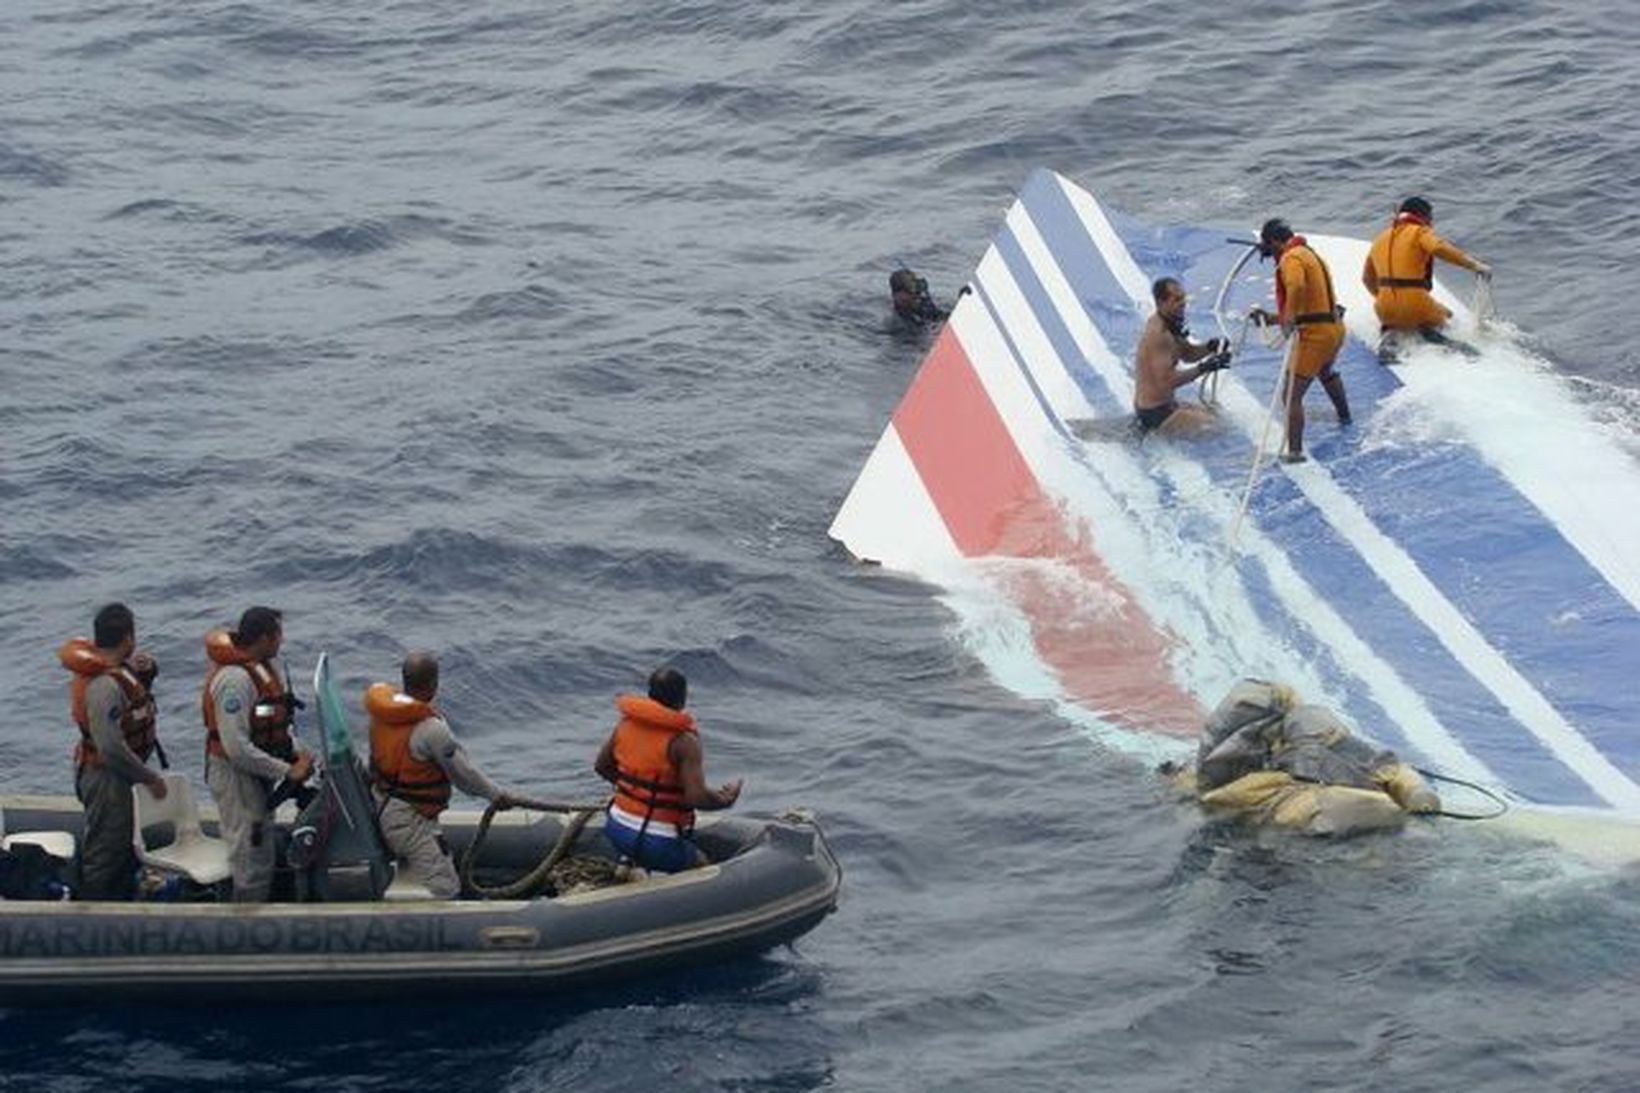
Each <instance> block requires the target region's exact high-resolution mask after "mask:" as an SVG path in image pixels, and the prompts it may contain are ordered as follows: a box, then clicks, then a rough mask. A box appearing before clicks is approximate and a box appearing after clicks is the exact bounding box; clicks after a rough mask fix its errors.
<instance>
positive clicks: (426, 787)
mask: <svg viewBox="0 0 1640 1093" xmlns="http://www.w3.org/2000/svg"><path fill="white" fill-rule="evenodd" d="M399 676H400V679H401V680H402V681H403V683H404V690H403V691H395V690H394V689H393V686H392V684H390V683H373V684H371V686H370V688H369V689H368V690H367V691H365V693H364V708H365V712H366V713H367V714H369V715H370V783H371V789H372V790H373V791H374V793H375V795H376V804H377V823H378V824H379V825H380V827H381V833H382V841H383V842H385V843H386V844H387V848H388V849H389V850H390V851H392V853H393V856H394V857H395V858H397V859H398V860H400V861H402V862H404V863H405V864H406V865H408V866H409V868H410V872H411V873H412V874H413V875H414V877H415V878H416V879H418V880H420V881H421V883H422V884H423V885H425V886H426V888H427V890H428V891H429V892H431V893H432V895H433V898H434V899H454V898H455V897H456V896H458V895H460V894H461V878H460V876H459V875H458V874H457V873H456V867H455V862H453V861H452V860H451V858H450V847H449V845H448V844H446V842H445V841H444V834H443V832H441V831H440V830H439V826H438V818H439V816H440V815H441V814H442V813H443V812H444V810H445V809H446V808H447V807H449V804H450V791H451V788H452V787H456V788H459V789H460V790H461V791H462V792H464V793H470V794H472V795H473V796H474V797H482V798H484V799H485V800H487V801H491V802H493V803H494V804H495V806H496V807H497V808H498V809H502V808H511V807H512V806H513V805H515V804H517V803H518V800H519V798H518V795H517V794H514V793H510V792H508V791H507V790H504V789H502V788H501V787H500V786H498V785H496V784H495V783H494V782H493V781H491V780H490V779H489V778H488V777H487V776H486V775H485V774H484V772H483V771H481V770H479V769H478V768H477V767H476V766H474V765H473V764H472V762H471V760H469V759H468V758H467V751H466V749H465V748H463V747H462V746H461V742H460V741H459V740H457V739H456V737H455V733H453V732H451V731H450V725H449V723H448V722H447V721H445V720H444V715H443V714H441V713H440V712H439V710H438V707H436V706H434V705H433V699H434V698H436V697H438V659H437V658H436V657H434V656H433V654H432V653H411V654H410V655H409V656H407V657H405V658H404V663H403V664H402V665H401V666H400V668H399Z"/></svg>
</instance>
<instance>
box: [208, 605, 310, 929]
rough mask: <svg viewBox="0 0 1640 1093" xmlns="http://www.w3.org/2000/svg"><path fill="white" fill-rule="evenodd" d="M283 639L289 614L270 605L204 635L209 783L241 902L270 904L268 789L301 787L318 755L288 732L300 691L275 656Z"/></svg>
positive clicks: (271, 860)
mask: <svg viewBox="0 0 1640 1093" xmlns="http://www.w3.org/2000/svg"><path fill="white" fill-rule="evenodd" d="M284 639H285V631H284V623H283V618H282V616H281V615H280V614H279V612H277V611H275V610H274V609H273V608H271V607H251V608H247V609H246V610H245V613H244V614H242V615H240V616H239V628H238V629H237V630H235V631H233V632H232V633H229V632H228V631H226V630H212V631H211V632H210V633H209V634H207V635H205V654H206V656H208V657H209V658H210V661H211V671H210V674H209V675H207V676H206V677H205V688H204V691H203V693H202V694H201V696H200V706H201V712H202V714H203V716H204V719H205V781H206V782H207V783H209V785H210V787H211V794H212V796H214V797H215V798H216V806H217V809H218V811H219V812H220V813H221V816H222V837H223V839H224V840H226V842H227V843H228V864H229V866H230V867H231V868H232V870H233V898H234V901H235V902H238V903H261V902H265V901H266V900H267V898H268V895H269V892H270V890H271V888H272V887H273V868H274V858H275V853H276V851H275V847H274V837H273V822H272V821H273V817H272V815H271V814H270V812H269V809H268V794H269V792H270V791H271V790H272V789H273V786H274V784H275V783H276V782H278V781H279V779H281V778H286V779H289V780H290V781H291V782H292V783H294V784H297V785H300V784H302V783H304V782H306V781H307V780H308V777H309V776H310V775H312V773H313V757H312V756H311V755H309V754H308V753H307V752H305V751H300V752H299V751H298V750H297V748H296V743H295V741H294V740H292V739H291V735H290V725H291V721H292V720H293V718H294V714H295V709H296V696H295V695H293V694H291V693H290V692H289V691H288V690H287V689H286V688H285V684H284V680H283V677H282V676H281V675H280V673H279V671H278V666H277V664H276V662H275V660H274V658H275V657H276V656H278V655H279V646H280V645H281V644H282V643H283V642H284Z"/></svg>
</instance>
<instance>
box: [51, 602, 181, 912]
mask: <svg viewBox="0 0 1640 1093" xmlns="http://www.w3.org/2000/svg"><path fill="white" fill-rule="evenodd" d="M91 626H92V630H91V632H92V640H91V641H87V640H86V639H84V638H70V639H69V640H68V641H67V642H65V643H64V644H63V647H62V648H61V649H59V650H58V651H57V659H58V660H59V661H60V662H61V663H62V665H63V667H64V668H67V669H68V670H69V671H70V672H72V673H73V678H72V679H71V680H70V681H69V684H68V708H69V716H70V717H72V718H73V719H74V724H75V725H76V726H78V727H79V730H80V739H79V742H78V743H77V744H76V745H75V748H74V794H75V796H77V797H78V798H79V799H80V804H81V805H83V806H84V807H85V827H84V830H83V831H82V833H81V836H80V891H79V896H80V898H81V899H113V900H124V899H130V898H131V896H132V893H133V888H134V881H135V879H136V871H137V859H136V854H135V853H134V852H133V851H132V849H131V841H132V840H131V834H132V832H131V826H132V823H133V822H134V821H133V818H132V804H131V787H132V786H134V785H136V784H138V783H141V784H143V785H146V786H147V787H148V788H149V789H150V790H151V791H152V792H153V794H154V796H155V797H164V796H165V780H164V779H163V778H161V777H160V774H159V772H158V771H156V770H154V769H153V768H151V767H149V766H148V758H149V756H151V755H154V754H155V753H156V752H157V751H159V738H158V737H157V736H156V735H155V733H154V728H155V721H156V715H155V707H154V699H153V695H152V694H151V692H150V688H151V687H152V686H153V682H154V677H155V676H156V675H157V674H158V673H159V668H158V667H157V666H156V665H155V664H154V660H153V658H152V657H150V656H149V655H148V654H147V653H142V652H138V651H137V648H136V643H137V620H136V617H135V616H134V615H133V614H132V613H131V609H130V608H129V607H126V606H125V605H124V604H123V603H111V604H108V605H106V606H104V607H103V608H102V609H101V610H99V611H98V612H97V615H96V617H95V618H94V619H93V620H92V624H91ZM161 754H162V755H163V753H161ZM163 761H164V760H163V758H162V759H161V762H163Z"/></svg>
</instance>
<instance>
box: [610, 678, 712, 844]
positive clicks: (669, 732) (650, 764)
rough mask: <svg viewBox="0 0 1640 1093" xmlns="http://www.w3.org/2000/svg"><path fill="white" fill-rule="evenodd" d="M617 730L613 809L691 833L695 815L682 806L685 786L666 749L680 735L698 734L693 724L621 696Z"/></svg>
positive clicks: (669, 710)
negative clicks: (671, 825) (614, 807)
mask: <svg viewBox="0 0 1640 1093" xmlns="http://www.w3.org/2000/svg"><path fill="white" fill-rule="evenodd" d="M615 708H616V709H617V710H620V711H621V720H620V721H619V723H617V724H616V726H615V768H616V773H615V805H616V807H617V808H619V809H621V811H623V812H626V813H628V814H630V815H633V816H642V817H645V818H646V819H648V820H651V821H655V822H658V823H668V824H674V825H676V827H677V829H678V830H679V831H680V832H684V833H688V832H689V830H690V829H691V828H693V827H694V826H695V813H694V810H693V809H690V808H688V807H687V806H685V805H684V803H683V783H682V781H681V780H680V779H679V776H678V768H677V764H675V763H673V762H672V757H671V756H670V755H669V754H668V748H669V746H670V745H671V743H672V740H673V739H674V738H675V737H676V736H677V735H678V734H679V733H686V732H695V719H694V717H692V716H691V715H690V714H687V713H685V712H684V711H682V710H674V709H672V708H671V707H670V706H663V705H662V704H661V703H659V702H656V701H655V700H654V699H652V698H645V697H642V696H640V695H621V696H620V697H619V698H617V699H616V700H615Z"/></svg>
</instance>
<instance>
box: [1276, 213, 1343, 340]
mask: <svg viewBox="0 0 1640 1093" xmlns="http://www.w3.org/2000/svg"><path fill="white" fill-rule="evenodd" d="M1290 265H1297V266H1299V267H1301V268H1302V270H1303V273H1304V288H1303V291H1302V293H1301V294H1300V298H1299V299H1296V300H1294V301H1293V324H1294V325H1295V326H1310V325H1313V324H1317V323H1336V322H1339V321H1341V319H1342V313H1341V312H1340V310H1339V308H1338V297H1337V296H1336V295H1334V293H1333V285H1332V274H1331V273H1329V272H1328V271H1327V263H1325V262H1323V261H1322V260H1321V256H1320V255H1319V254H1317V253H1316V252H1315V251H1313V250H1311V249H1310V244H1309V243H1308V242H1307V241H1306V240H1305V238H1304V237H1303V236H1302V235H1295V236H1293V237H1292V238H1291V239H1289V240H1288V241H1287V245H1286V246H1285V247H1282V248H1281V258H1280V259H1279V260H1278V261H1277V263H1276V310H1277V311H1285V309H1286V307H1287V283H1286V280H1285V279H1284V278H1283V277H1282V276H1281V268H1282V267H1283V266H1290Z"/></svg>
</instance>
